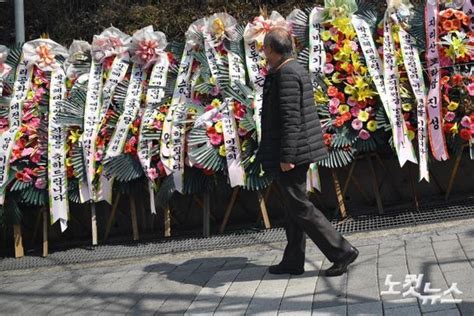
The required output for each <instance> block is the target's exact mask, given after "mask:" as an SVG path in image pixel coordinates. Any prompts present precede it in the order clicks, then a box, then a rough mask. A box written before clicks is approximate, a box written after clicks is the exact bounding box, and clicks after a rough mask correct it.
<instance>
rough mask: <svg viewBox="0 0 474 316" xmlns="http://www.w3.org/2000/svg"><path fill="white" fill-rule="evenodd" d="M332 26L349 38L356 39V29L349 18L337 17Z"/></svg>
mask: <svg viewBox="0 0 474 316" xmlns="http://www.w3.org/2000/svg"><path fill="white" fill-rule="evenodd" d="M332 24H333V25H334V26H335V27H336V28H337V29H338V30H339V31H341V33H342V34H344V35H345V36H346V37H347V38H349V39H353V38H354V37H355V35H356V32H355V29H354V27H353V26H352V23H351V20H350V18H349V17H348V16H342V17H337V18H335V19H334V20H333V21H332Z"/></svg>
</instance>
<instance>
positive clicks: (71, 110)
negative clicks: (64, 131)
mask: <svg viewBox="0 0 474 316" xmlns="http://www.w3.org/2000/svg"><path fill="white" fill-rule="evenodd" d="M86 96H87V86H86V85H85V84H79V83H76V84H75V85H74V86H73V88H72V89H71V94H70V96H69V97H68V98H67V99H66V100H62V101H60V102H59V109H60V110H59V113H58V115H57V120H58V123H59V124H62V125H64V126H69V127H70V126H78V127H79V128H81V129H82V128H83V125H84V108H85V104H86Z"/></svg>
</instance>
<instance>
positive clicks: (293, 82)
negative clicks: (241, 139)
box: [257, 60, 327, 172]
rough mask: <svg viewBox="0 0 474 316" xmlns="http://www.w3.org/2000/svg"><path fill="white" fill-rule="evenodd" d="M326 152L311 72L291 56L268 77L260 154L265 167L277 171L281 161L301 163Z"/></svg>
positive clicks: (317, 159)
mask: <svg viewBox="0 0 474 316" xmlns="http://www.w3.org/2000/svg"><path fill="white" fill-rule="evenodd" d="M326 155H327V150H326V147H325V145H324V142H323V137H322V131H321V123H320V121H319V117H318V114H317V112H316V106H315V103H314V99H313V88H312V84H311V81H310V78H309V74H308V72H307V71H306V70H305V69H304V68H303V67H302V66H301V65H300V64H299V63H298V62H297V61H296V60H291V61H289V62H287V63H286V64H284V65H283V66H282V67H281V68H280V69H279V70H277V71H275V72H273V73H272V72H270V73H269V74H268V75H267V77H266V79H265V84H264V88H263V106H262V138H261V142H260V147H259V151H258V155H257V157H258V158H259V159H260V161H261V162H262V165H263V168H264V170H265V171H269V172H275V171H278V170H279V168H280V162H287V163H293V164H295V165H301V164H306V163H311V162H317V161H319V160H321V159H324V158H325V157H326Z"/></svg>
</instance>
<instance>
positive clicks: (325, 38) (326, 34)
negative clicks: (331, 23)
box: [321, 30, 331, 41]
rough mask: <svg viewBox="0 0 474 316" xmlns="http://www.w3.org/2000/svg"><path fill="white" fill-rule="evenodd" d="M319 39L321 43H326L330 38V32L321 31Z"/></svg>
mask: <svg viewBox="0 0 474 316" xmlns="http://www.w3.org/2000/svg"><path fill="white" fill-rule="evenodd" d="M321 38H322V39H323V41H328V40H329V39H330V38H331V32H329V31H328V30H325V31H323V32H322V33H321Z"/></svg>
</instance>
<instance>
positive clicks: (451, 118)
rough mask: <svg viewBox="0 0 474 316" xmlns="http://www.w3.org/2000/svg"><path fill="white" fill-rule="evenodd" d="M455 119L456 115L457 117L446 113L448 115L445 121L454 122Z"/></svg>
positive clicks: (451, 113)
mask: <svg viewBox="0 0 474 316" xmlns="http://www.w3.org/2000/svg"><path fill="white" fill-rule="evenodd" d="M455 117H456V115H455V114H454V113H453V112H448V113H446V115H445V116H444V119H445V120H446V121H447V122H452V121H453V120H454V118H455Z"/></svg>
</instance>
